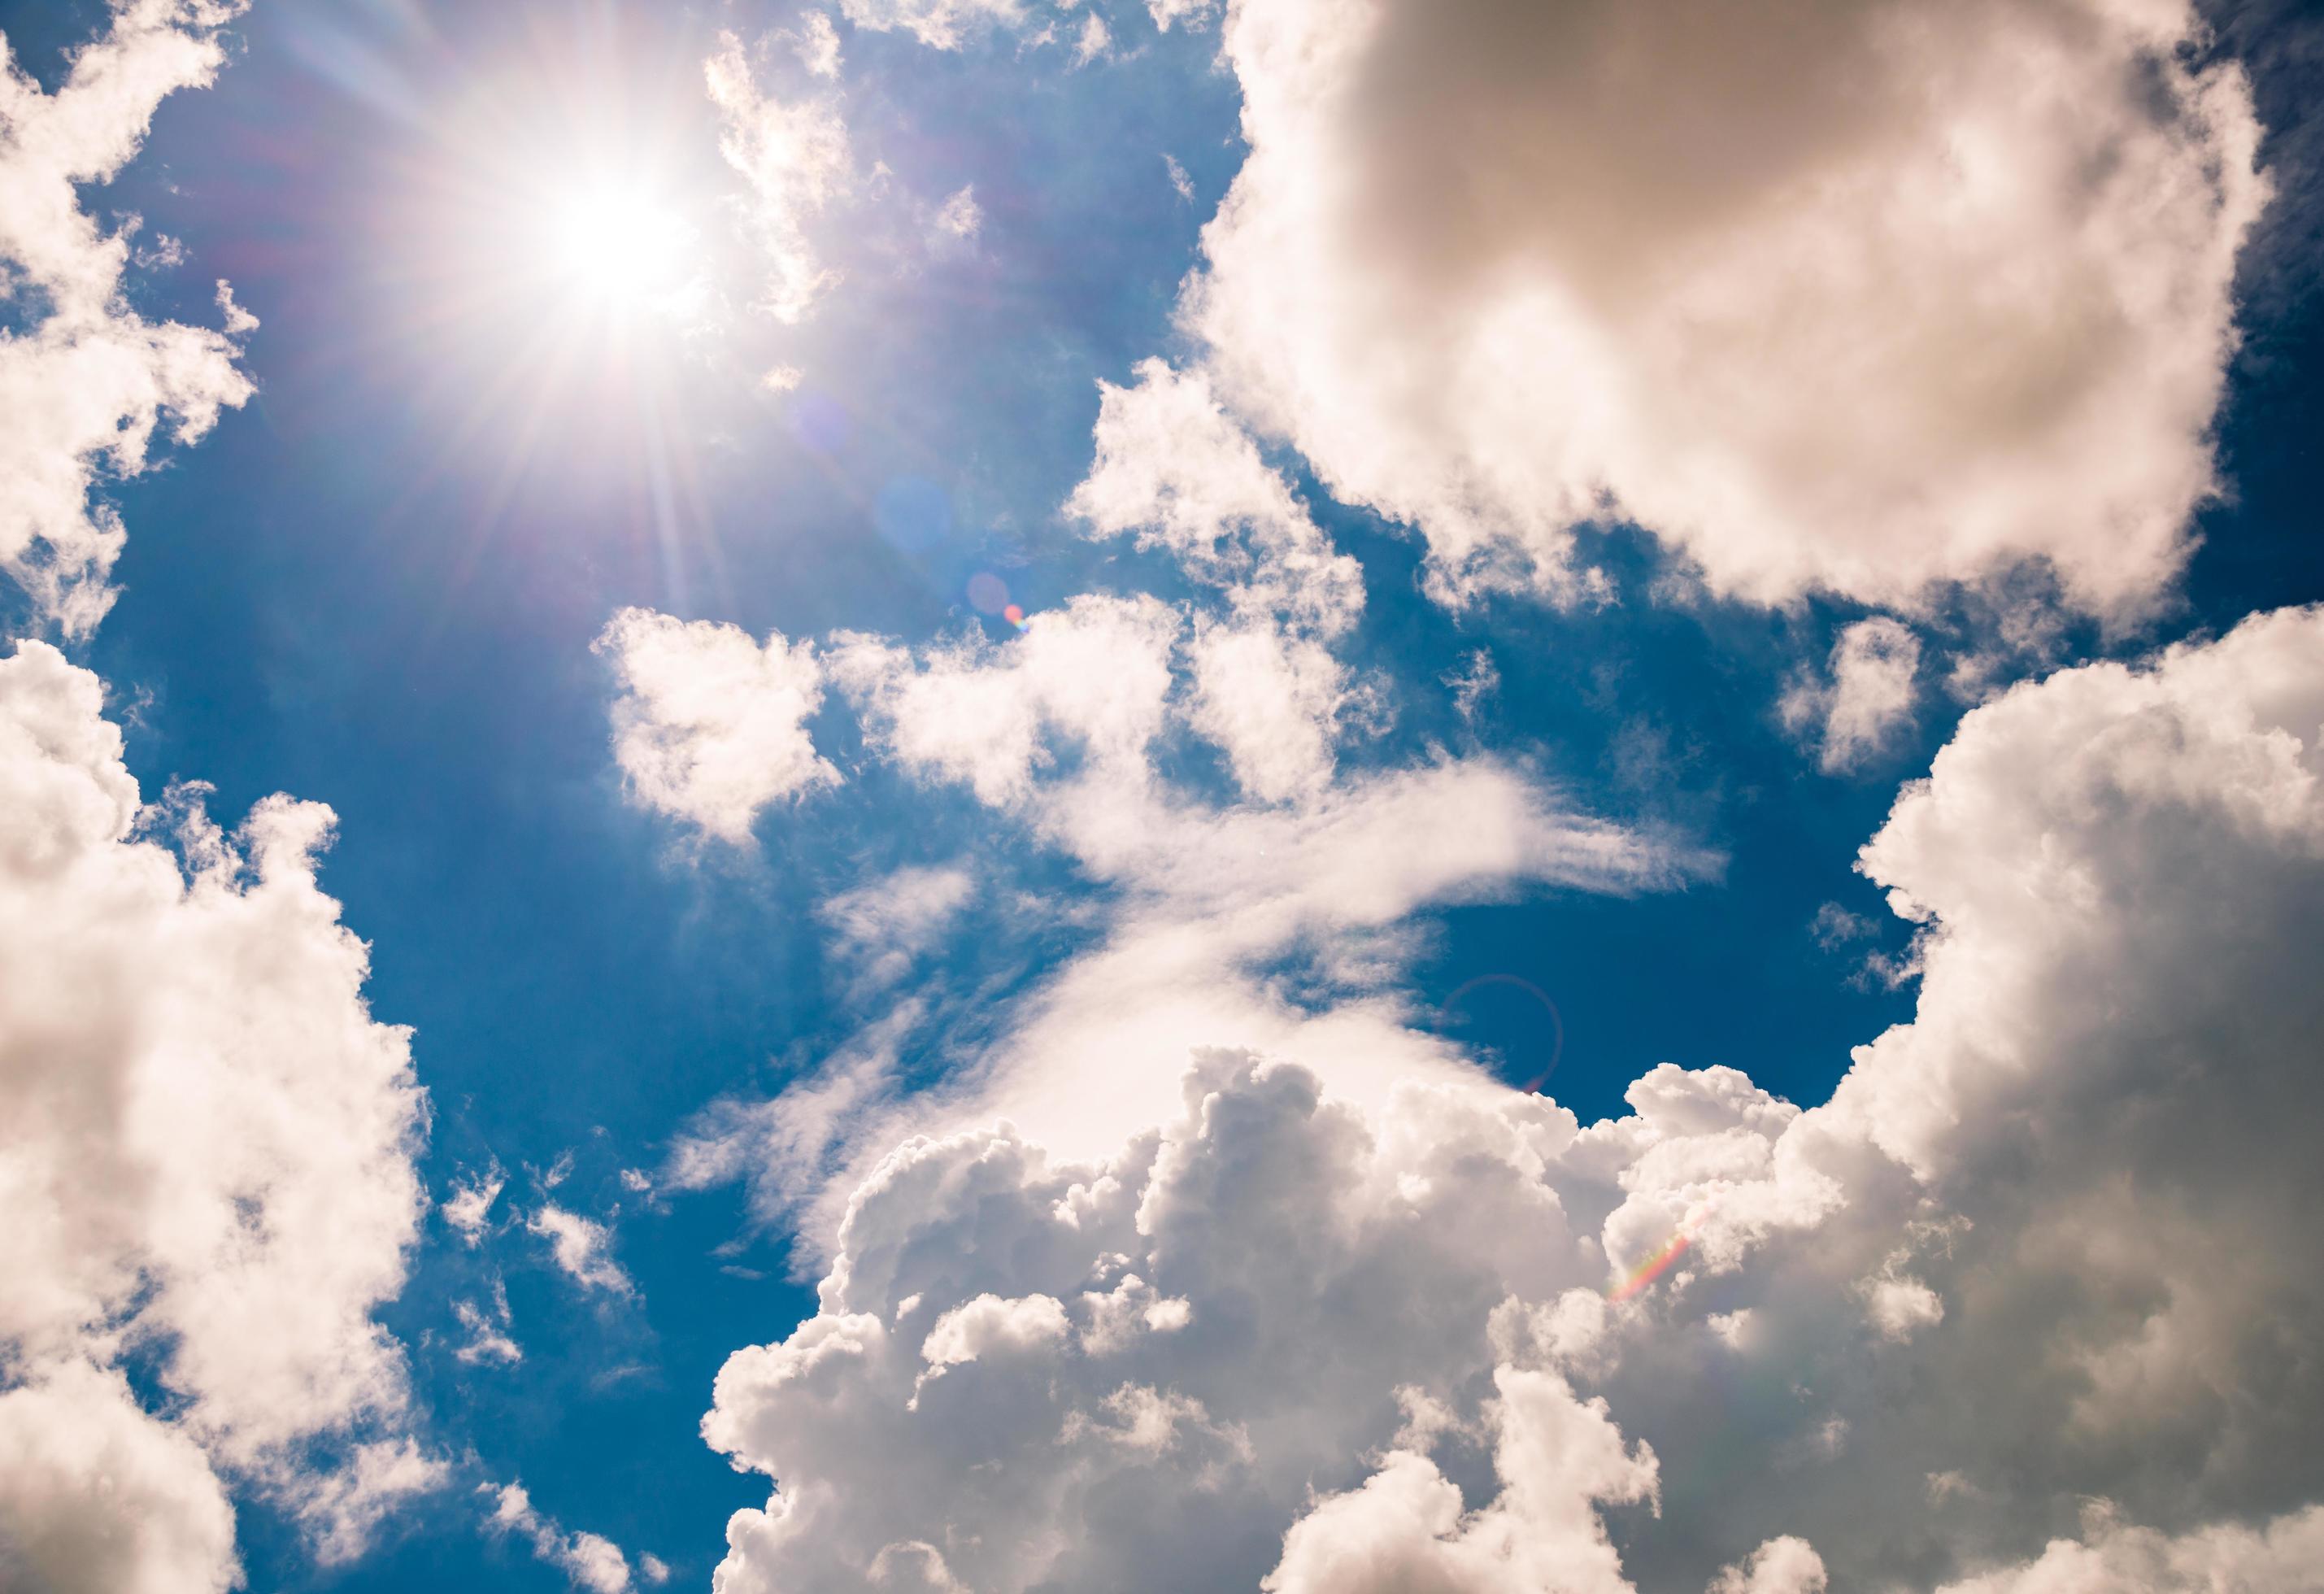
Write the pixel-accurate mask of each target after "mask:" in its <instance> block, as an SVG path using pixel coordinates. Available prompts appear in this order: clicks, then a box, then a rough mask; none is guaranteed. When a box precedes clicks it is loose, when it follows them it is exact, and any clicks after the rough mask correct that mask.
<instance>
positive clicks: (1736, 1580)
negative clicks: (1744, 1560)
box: [1711, 1537, 1825, 1594]
mask: <svg viewBox="0 0 2324 1594" xmlns="http://www.w3.org/2000/svg"><path fill="white" fill-rule="evenodd" d="M1824 1586H1825V1578H1824V1570H1823V1557H1822V1556H1821V1555H1818V1554H1817V1553H1815V1547H1814V1546H1813V1545H1812V1544H1810V1543H1808V1542H1807V1541H1806V1540H1805V1539H1794V1538H1788V1537H1786V1538H1780V1539H1770V1540H1768V1541H1767V1542H1766V1543H1764V1544H1762V1545H1760V1546H1759V1548H1758V1550H1757V1552H1756V1553H1753V1555H1752V1557H1751V1560H1750V1562H1749V1564H1748V1565H1744V1566H1730V1567H1727V1568H1725V1569H1723V1570H1722V1571H1720V1574H1719V1576H1718V1578H1717V1579H1716V1580H1713V1582H1712V1583H1711V1594H1823V1590H1824Z"/></svg>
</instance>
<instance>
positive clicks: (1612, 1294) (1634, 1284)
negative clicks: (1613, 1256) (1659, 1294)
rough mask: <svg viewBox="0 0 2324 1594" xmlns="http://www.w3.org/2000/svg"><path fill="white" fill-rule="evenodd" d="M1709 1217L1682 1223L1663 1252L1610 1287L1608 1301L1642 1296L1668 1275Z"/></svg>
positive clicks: (1667, 1241) (1632, 1269)
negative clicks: (1659, 1279) (1662, 1277)
mask: <svg viewBox="0 0 2324 1594" xmlns="http://www.w3.org/2000/svg"><path fill="white" fill-rule="evenodd" d="M1710 1217H1711V1213H1710V1212H1709V1210H1708V1209H1706V1210H1705V1211H1704V1212H1702V1213H1701V1215H1699V1216H1697V1217H1695V1218H1693V1219H1692V1220H1690V1221H1687V1222H1685V1223H1682V1224H1680V1225H1679V1228H1678V1231H1677V1232H1676V1233H1674V1234H1673V1235H1672V1236H1671V1237H1670V1239H1668V1240H1666V1241H1665V1242H1664V1245H1663V1248H1662V1249H1660V1250H1658V1251H1656V1252H1655V1254H1654V1255H1653V1256H1651V1257H1648V1258H1646V1260H1645V1261H1643V1262H1641V1263H1639V1264H1638V1265H1637V1267H1633V1268H1631V1269H1630V1271H1629V1274H1628V1276H1627V1277H1624V1278H1621V1279H1619V1280H1617V1281H1616V1282H1615V1283H1613V1284H1610V1285H1607V1286H1606V1298H1607V1299H1608V1300H1609V1301H1627V1300H1628V1299H1630V1298H1631V1297H1632V1296H1634V1295H1639V1294H1641V1293H1643V1292H1644V1291H1645V1290H1646V1289H1647V1288H1648V1287H1649V1286H1650V1285H1653V1283H1654V1282H1655V1280H1656V1279H1658V1278H1660V1277H1661V1276H1663V1275H1664V1274H1665V1273H1667V1272H1669V1271H1670V1270H1671V1266H1672V1264H1674V1263H1675V1262H1676V1261H1677V1260H1678V1259H1679V1258H1681V1257H1683V1256H1684V1255H1686V1252H1687V1248H1688V1247H1690V1246H1692V1244H1693V1243H1694V1237H1695V1235H1696V1234H1697V1233H1698V1232H1700V1231H1701V1228H1702V1225H1703V1224H1704V1222H1705V1221H1708V1220H1709V1219H1710Z"/></svg>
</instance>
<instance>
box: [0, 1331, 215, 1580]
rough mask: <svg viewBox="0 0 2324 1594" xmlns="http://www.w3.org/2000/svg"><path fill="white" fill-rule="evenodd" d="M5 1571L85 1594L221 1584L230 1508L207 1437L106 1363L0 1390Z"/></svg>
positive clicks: (65, 1369)
mask: <svg viewBox="0 0 2324 1594" xmlns="http://www.w3.org/2000/svg"><path fill="white" fill-rule="evenodd" d="M0 1573H5V1574H7V1576H8V1580H9V1582H10V1584H11V1585H12V1586H13V1585H14V1584H15V1583H16V1582H17V1580H19V1579H23V1580H27V1581H28V1582H29V1584H30V1586H32V1587H33V1588H37V1589H59V1590H83V1589H86V1590H88V1594H99V1591H103V1594H225V1590H226V1589H230V1588H232V1587H234V1586H235V1584H236V1583H238V1582H239V1581H240V1580H241V1568H240V1565H239V1564H238V1562H236V1561H235V1553H234V1507H233V1506H230V1505H229V1504H228V1503H227V1501H226V1489H225V1487H224V1485H223V1484H221V1483H220V1482H219V1480H218V1478H217V1473H216V1472H214V1471H213V1470H211V1467H210V1464H209V1461H208V1458H207V1457H205V1456H204V1455H203V1454H202V1451H201V1447H200V1446H198V1445H197V1444H196V1443H195V1442H193V1441H192V1440H191V1439H189V1438H188V1437H187V1436H186V1434H185V1433H183V1432H182V1431H181V1430H180V1429H179V1428H177V1427H175V1426H172V1425H171V1424H166V1423H159V1422H156V1421H154V1420H153V1419H152V1417H151V1416H149V1415H148V1414H146V1413H145V1412H144V1411H143V1409H142V1408H141V1407H140V1406H139V1405H138V1402H137V1398H136V1396H134V1394H132V1393H131V1391H130V1388H129V1385H128V1381H127V1380H126V1379H125V1378H124V1377H122V1376H121V1374H120V1373H118V1372H117V1371H114V1370H112V1369H110V1368H106V1369H99V1368H94V1367H91V1366H89V1365H88V1363H86V1362H73V1361H67V1362H61V1363H60V1364H58V1365H56V1366H55V1367H54V1368H51V1370H50V1371H49V1373H48V1375H47V1376H46V1377H42V1378H38V1379H35V1380H32V1381H28V1382H24V1383H20V1384H17V1385H15V1386H14V1387H12V1388H9V1389H7V1390H5V1391H0Z"/></svg>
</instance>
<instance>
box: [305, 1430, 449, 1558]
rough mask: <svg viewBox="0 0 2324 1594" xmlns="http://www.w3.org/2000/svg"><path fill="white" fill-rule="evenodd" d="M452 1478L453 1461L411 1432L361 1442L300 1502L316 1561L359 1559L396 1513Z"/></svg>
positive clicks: (441, 1486) (431, 1492)
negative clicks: (428, 1450) (427, 1449)
mask: <svg viewBox="0 0 2324 1594" xmlns="http://www.w3.org/2000/svg"><path fill="white" fill-rule="evenodd" d="M451 1476H452V1469H451V1467H450V1466H449V1465H448V1464H447V1463H446V1462H444V1461H442V1460H438V1459H437V1458H436V1457H433V1456H430V1455H428V1454H427V1453H425V1452H424V1451H421V1450H420V1443H419V1442H418V1441H417V1440H415V1439H413V1438H411V1437H410V1435H408V1434H407V1435H405V1436H404V1437H402V1438H401V1439H392V1440H388V1439H382V1440H374V1442H371V1443H369V1444H364V1445H359V1446H357V1447H356V1448H355V1451H354V1453H353V1454H352V1455H351V1456H349V1457H348V1458H347V1460H346V1462H345V1463H344V1464H342V1465H341V1466H340V1467H338V1468H337V1470H334V1471H332V1472H329V1473H327V1474H326V1475H324V1477H323V1478H321V1479H319V1480H318V1483H317V1484H316V1486H315V1487H314V1488H312V1489H311V1490H309V1492H308V1493H307V1495H306V1496H305V1497H304V1498H302V1499H301V1500H300V1502H299V1516H300V1520H301V1521H302V1522H304V1523H305V1524H306V1525H307V1527H308V1532H309V1538H310V1539H311V1541H312V1542H313V1543H314V1546H315V1558H316V1560H318V1562H321V1563H322V1564H323V1565H325V1566H340V1565H345V1564H346V1563H347V1562H351V1561H354V1560H355V1559H357V1558H358V1557H360V1556H361V1555H362V1554H363V1553H364V1552H365V1551H366V1550H368V1549H370V1548H371V1542H372V1539H373V1537H374V1535H375V1534H377V1533H378V1531H379V1528H380V1525H381V1524H383V1523H384V1522H385V1521H386V1520H387V1518H388V1516H389V1515H390V1514H391V1513H392V1512H393V1511H394V1510H395V1509H396V1508H397V1507H398V1506H401V1505H402V1504H403V1502H404V1501H406V1500H409V1499H410V1498H412V1497H415V1496H418V1495H424V1494H433V1493H434V1492H436V1491H437V1490H438V1489H440V1488H443V1487H444V1486H445V1485H446V1484H447V1483H448V1482H449V1481H450V1480H451Z"/></svg>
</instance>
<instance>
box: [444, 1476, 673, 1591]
mask: <svg viewBox="0 0 2324 1594" xmlns="http://www.w3.org/2000/svg"><path fill="white" fill-rule="evenodd" d="M478 1492H479V1493H481V1494H486V1495H489V1496H491V1497H492V1500H493V1510H492V1515H491V1516H489V1517H488V1518H487V1519H486V1523H487V1525H488V1526H490V1527H491V1528H493V1530H494V1531H495V1532H498V1533H505V1534H516V1535H517V1536H519V1537H521V1538H523V1539H524V1540H526V1541H527V1542H528V1543H530V1544H531V1545H532V1553H534V1554H535V1555H536V1556H538V1557H539V1558H540V1560H542V1561H543V1562H547V1563H548V1564H549V1565H550V1566H553V1567H555V1568H557V1569H558V1571H561V1572H563V1573H564V1574H565V1575H566V1576H567V1578H569V1579H571V1580H572V1582H573V1586H574V1587H575V1588H576V1589H586V1590H587V1594H629V1590H630V1588H631V1583H630V1562H629V1557H627V1556H626V1555H624V1554H622V1547H621V1546H620V1545H619V1544H616V1543H613V1541H612V1540H611V1539H608V1538H605V1537H604V1536H603V1535H602V1534H593V1533H567V1532H566V1531H565V1530H564V1528H563V1527H561V1526H560V1525H558V1522H557V1521H556V1519H555V1518H553V1517H549V1516H542V1515H541V1514H540V1513H539V1511H538V1510H536V1509H535V1508H534V1506H533V1504H532V1497H531V1495H530V1494H529V1493H528V1492H526V1489H525V1487H524V1485H522V1484H521V1483H510V1484H503V1485H502V1486H501V1487H500V1488H493V1486H492V1485H490V1484H485V1485H484V1486H482V1487H481V1488H479V1490H478ZM664 1571H665V1575H667V1571H668V1569H667V1568H665V1569H664ZM654 1581H656V1582H659V1581H660V1579H659V1578H657V1579H654Z"/></svg>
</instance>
